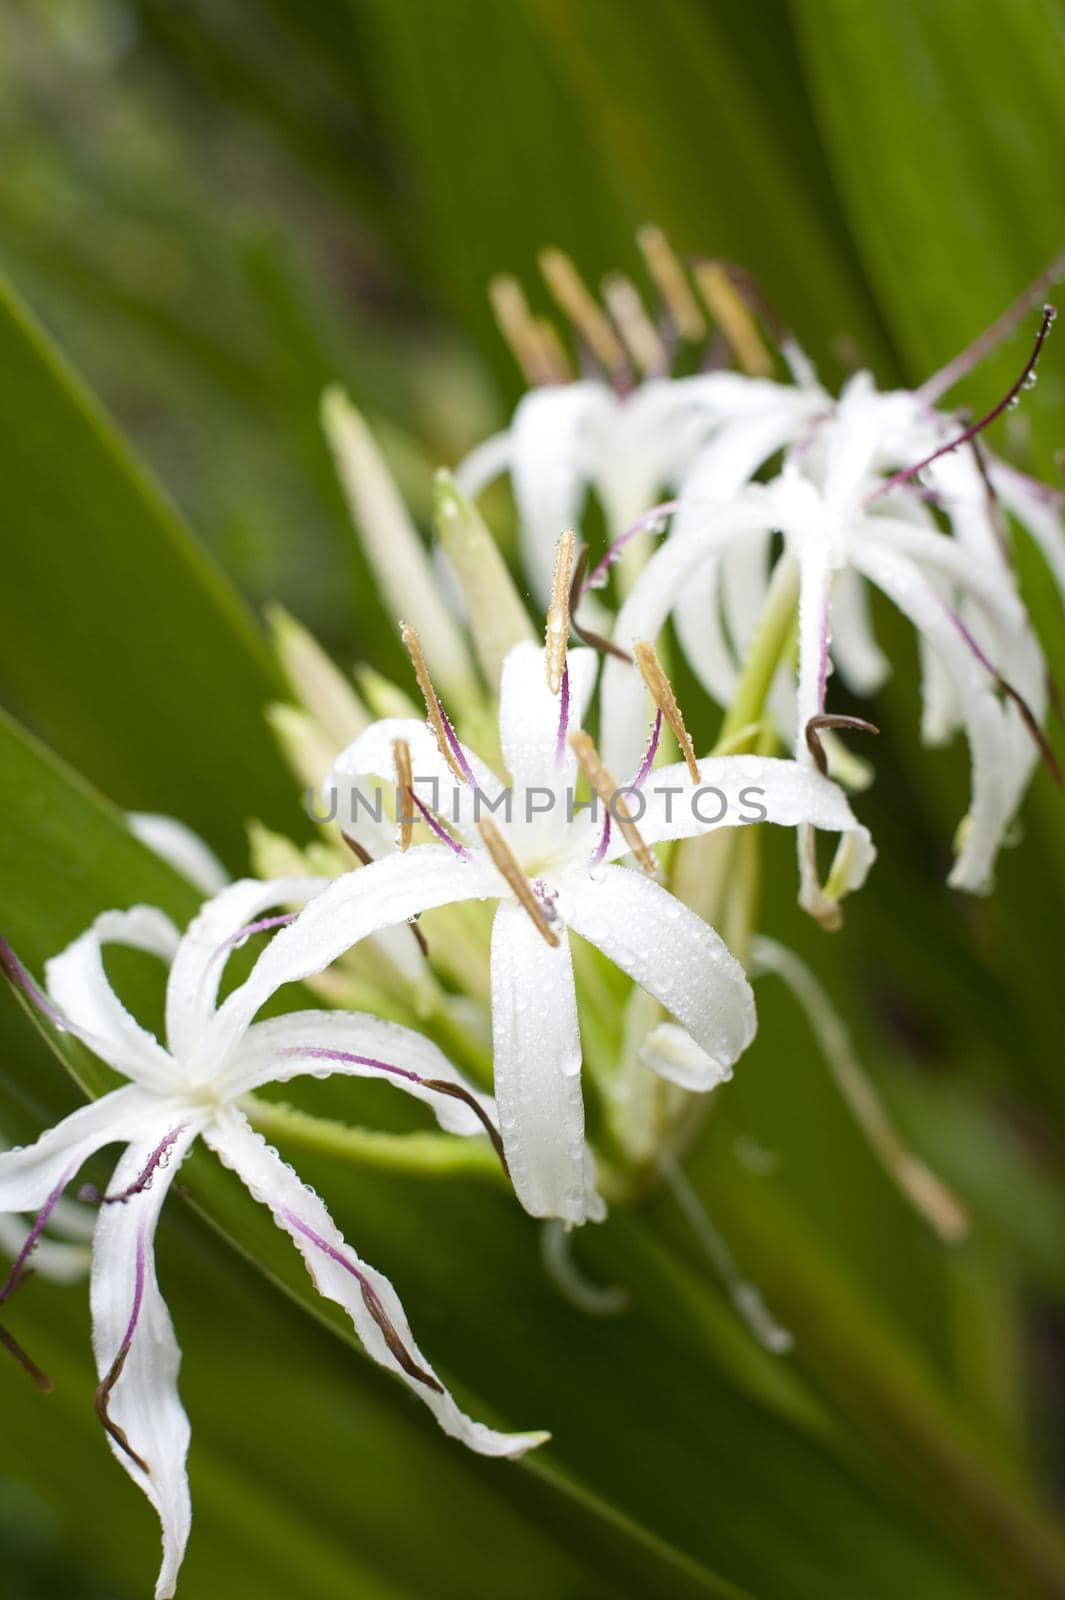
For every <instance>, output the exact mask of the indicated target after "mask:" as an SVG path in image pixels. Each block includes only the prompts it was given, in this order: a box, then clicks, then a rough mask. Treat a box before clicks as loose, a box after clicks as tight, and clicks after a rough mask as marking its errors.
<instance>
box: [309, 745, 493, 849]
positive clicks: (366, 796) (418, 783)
mask: <svg viewBox="0 0 1065 1600" xmlns="http://www.w3.org/2000/svg"><path fill="white" fill-rule="evenodd" d="M397 739H401V740H403V741H404V742H405V743H406V744H407V745H408V746H409V748H410V763H411V774H412V776H413V778H414V790H415V793H416V794H417V796H418V798H419V799H420V800H421V801H422V803H423V804H424V805H426V806H427V807H428V808H429V810H430V811H433V812H436V813H439V815H440V818H441V820H442V821H443V822H444V823H445V824H446V825H449V826H450V825H454V826H456V827H458V828H459V829H460V831H461V832H462V833H463V834H464V835H470V834H472V835H473V836H474V837H476V815H475V813H476V814H481V811H482V809H483V808H482V807H481V806H480V805H479V804H478V801H477V796H478V795H481V796H482V797H483V799H484V801H486V802H487V804H488V805H491V804H492V803H493V802H494V801H495V800H497V799H498V797H499V795H500V794H501V793H502V791H503V785H502V784H501V783H500V781H499V779H498V778H497V777H496V774H495V773H494V772H493V771H492V770H491V768H490V767H487V766H486V765H485V763H484V762H483V761H482V760H481V759H480V757H479V756H476V755H474V753H473V751H472V750H469V749H467V748H466V746H465V745H462V746H461V747H460V748H461V750H462V754H463V757H464V758H465V762H466V765H467V766H468V768H469V770H470V771H471V772H472V773H473V776H474V781H475V785H476V787H475V788H471V787H470V785H469V784H468V783H465V782H462V781H460V780H459V779H458V778H456V776H455V774H454V773H453V772H452V770H451V768H450V767H449V766H448V764H447V762H446V761H445V760H444V758H443V756H442V755H441V754H440V750H439V748H438V746H437V742H436V739H435V737H434V736H433V734H432V732H431V731H430V729H429V728H428V726H427V725H426V723H425V722H424V721H422V722H419V721H416V720H415V718H413V717H386V718H384V719H383V720H382V721H381V722H375V723H373V725H372V726H371V727H369V728H367V730H366V732H365V733H364V734H362V735H361V737H360V738H358V739H356V741H355V743H354V744H353V745H349V746H348V748H347V749H346V750H345V751H343V752H342V754H341V755H339V756H338V757H337V761H336V765H335V766H334V768H333V771H332V774H331V775H330V778H329V780H328V783H327V784H326V788H327V790H329V791H333V790H336V793H337V797H338V798H337V804H338V810H337V822H338V824H339V826H340V827H341V828H344V829H345V830H346V831H347V832H351V833H354V834H355V836H356V837H359V834H358V824H359V822H360V820H361V819H368V820H369V822H370V823H371V824H372V825H373V826H374V828H375V829H377V830H378V831H379V832H380V833H381V834H382V837H383V838H384V839H385V840H386V842H387V847H388V848H389V849H391V848H392V847H393V846H394V844H395V828H394V827H392V826H391V825H390V824H388V823H387V821H386V822H385V823H384V824H383V827H382V825H381V824H379V823H378V822H376V821H375V817H376V814H377V812H378V810H380V811H381V815H382V817H385V816H386V815H387V811H386V810H385V809H384V808H382V807H381V806H380V805H379V803H378V798H377V797H378V794H379V790H378V786H377V785H376V784H374V783H372V782H371V781H370V780H371V779H372V778H379V779H381V780H383V784H384V790H385V793H386V794H387V795H388V796H389V797H390V798H391V797H392V796H394V793H395V784H396V758H395V752H394V749H393V746H394V744H395V742H396V740H397ZM360 842H361V841H360ZM370 853H371V854H372V855H375V856H376V855H378V854H380V853H383V852H381V851H378V850H375V849H374V848H373V845H370Z"/></svg>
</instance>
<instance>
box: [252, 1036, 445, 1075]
mask: <svg viewBox="0 0 1065 1600" xmlns="http://www.w3.org/2000/svg"><path fill="white" fill-rule="evenodd" d="M278 1054H279V1055H282V1056H309V1057H310V1058H311V1059H312V1060H313V1061H348V1062H350V1063H351V1064H352V1066H357V1067H372V1068H373V1070H374V1071H375V1072H385V1073H389V1074H391V1076H393V1077H396V1078H405V1079H406V1080H407V1082H408V1083H422V1082H423V1081H424V1080H423V1079H422V1078H421V1077H419V1075H418V1073H416V1072H411V1071H410V1069H409V1068H408V1067H394V1066H393V1065H392V1063H391V1062H390V1061H378V1060H377V1059H376V1057H374V1056H357V1055H353V1054H352V1053H351V1051H350V1050H330V1049H329V1048H328V1046H326V1045H317V1044H308V1045H302V1044H293V1045H286V1046H285V1047H284V1048H283V1049H282V1050H280V1051H279V1052H278Z"/></svg>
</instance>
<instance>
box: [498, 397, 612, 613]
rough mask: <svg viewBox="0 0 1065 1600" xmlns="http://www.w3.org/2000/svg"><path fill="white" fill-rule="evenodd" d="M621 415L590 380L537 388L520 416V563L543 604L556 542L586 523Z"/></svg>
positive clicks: (514, 431) (515, 459) (514, 454)
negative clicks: (606, 446) (610, 433)
mask: <svg viewBox="0 0 1065 1600" xmlns="http://www.w3.org/2000/svg"><path fill="white" fill-rule="evenodd" d="M617 408H618V401H617V399H616V398H615V396H614V395H613V394H612V393H611V391H610V390H609V389H608V388H607V387H606V386H605V385H604V384H601V383H593V382H590V381H589V382H584V383H568V384H564V385H559V386H551V387H548V388H543V389H533V390H531V391H530V392H529V393H528V394H527V395H526V396H525V397H524V399H523V400H522V401H521V403H520V405H519V406H518V409H517V411H516V412H515V413H514V420H513V423H512V424H511V482H512V484H513V487H514V498H515V500H516V502H517V507H518V517H519V521H520V537H521V552H522V559H523V561H524V564H525V570H526V572H527V573H528V575H529V582H530V584H531V585H532V591H533V596H534V598H535V599H536V600H537V601H538V602H539V603H540V604H541V605H546V603H547V600H548V597H549V595H550V593H551V579H552V576H553V574H554V569H555V545H556V543H557V540H558V536H559V534H560V533H562V531H563V530H564V529H565V528H572V527H575V526H576V525H577V524H578V523H579V521H580V515H581V510H582V508H583V505H584V500H585V496H586V493H587V487H588V483H589V482H590V481H591V479H592V478H593V477H594V476H595V474H596V469H597V467H598V465H599V459H600V454H601V451H602V449H603V441H604V437H605V434H606V432H607V430H608V429H609V428H610V426H611V424H612V422H613V421H614V418H615V416H616V413H617Z"/></svg>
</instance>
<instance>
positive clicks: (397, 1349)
mask: <svg viewBox="0 0 1065 1600" xmlns="http://www.w3.org/2000/svg"><path fill="white" fill-rule="evenodd" d="M283 1215H284V1217H285V1219H286V1221H287V1222H288V1223H289V1224H290V1226H291V1227H293V1228H295V1229H296V1231H297V1233H302V1235H303V1237H304V1238H305V1239H309V1240H310V1241H311V1243H312V1244H313V1245H317V1247H318V1249H319V1250H321V1251H323V1252H324V1254H325V1255H327V1256H328V1257H329V1259H330V1260H331V1261H335V1262H336V1264H337V1266H338V1267H343V1268H344V1271H345V1272H350V1273H351V1276H352V1277H353V1278H354V1279H355V1281H356V1283H357V1284H358V1285H359V1291H360V1293H361V1294H362V1299H363V1304H364V1305H365V1307H366V1309H367V1311H368V1312H369V1313H370V1315H371V1317H372V1318H373V1320H374V1321H375V1322H376V1324H377V1326H378V1328H380V1330H381V1334H382V1336H383V1338H384V1341H385V1344H386V1345H387V1346H388V1348H389V1350H390V1351H391V1352H392V1354H393V1356H395V1358H396V1360H397V1362H398V1363H399V1365H400V1366H401V1367H402V1368H403V1371H404V1372H405V1373H406V1374H407V1376H408V1377H409V1378H414V1379H415V1380H416V1381H417V1382H418V1383H424V1384H425V1386H426V1388H427V1389H431V1390H432V1391H433V1393H434V1394H444V1393H445V1390H444V1386H443V1384H442V1383H441V1382H440V1380H439V1379H438V1378H434V1377H433V1374H432V1373H431V1372H426V1370H425V1368H424V1367H420V1366H419V1365H418V1363H417V1362H416V1361H415V1359H414V1357H413V1356H412V1355H411V1353H410V1351H409V1350H408V1349H407V1347H406V1345H405V1344H404V1343H403V1340H402V1339H401V1338H400V1336H399V1334H398V1332H397V1331H396V1328H395V1325H394V1324H393V1322H392V1321H391V1319H390V1318H389V1315H388V1313H387V1311H386V1310H385V1308H384V1306H383V1305H382V1304H381V1298H380V1296H379V1295H378V1293H377V1290H376V1289H375V1288H374V1286H373V1284H372V1283H371V1282H370V1280H369V1279H368V1278H367V1276H366V1274H365V1273H364V1272H360V1271H359V1268H358V1267H357V1266H356V1265H355V1264H354V1262H352V1261H349V1260H348V1258H347V1256H345V1255H344V1254H343V1253H342V1252H341V1251H340V1250H337V1249H335V1248H334V1246H333V1245H331V1244H330V1243H329V1240H328V1239H323V1238H322V1236H321V1234H318V1233H315V1231H314V1229H313V1228H310V1227H308V1226H307V1224H306V1223H305V1222H304V1221H303V1219H302V1218H301V1217H298V1216H297V1215H296V1213H295V1212H294V1211H285V1212H284V1213H283Z"/></svg>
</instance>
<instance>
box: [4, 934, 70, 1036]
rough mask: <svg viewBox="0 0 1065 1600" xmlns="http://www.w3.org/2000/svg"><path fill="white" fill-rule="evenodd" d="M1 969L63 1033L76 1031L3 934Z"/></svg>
mask: <svg viewBox="0 0 1065 1600" xmlns="http://www.w3.org/2000/svg"><path fill="white" fill-rule="evenodd" d="M0 970H2V971H3V972H4V974H5V975H6V977H7V978H8V980H9V981H10V982H11V983H12V984H14V986H15V988H16V989H21V990H22V993H23V994H24V995H25V996H26V998H27V1000H29V1001H30V1003H31V1004H32V1005H34V1006H36V1008H37V1010H38V1011H39V1012H41V1014H42V1016H45V1017H47V1018H48V1020H49V1022H50V1023H52V1025H53V1027H56V1028H59V1029H60V1030H61V1031H62V1032H63V1033H74V1032H75V1031H76V1030H75V1029H74V1028H73V1027H72V1026H71V1024H70V1023H69V1022H68V1021H67V1019H66V1017H64V1015H63V1013H62V1012H61V1011H58V1010H57V1009H56V1007H55V1006H54V1005H53V1004H52V1002H51V1001H50V1000H49V998H48V996H47V995H46V994H45V993H44V991H43V989H39V988H38V987H37V985H36V984H35V983H34V981H33V979H32V978H31V977H30V975H29V973H28V972H27V971H26V968H25V967H24V966H23V965H22V962H21V961H20V960H19V958H18V956H17V955H16V954H15V952H14V950H12V948H11V946H10V945H9V944H8V942H7V940H6V939H5V938H3V937H2V936H0Z"/></svg>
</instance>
